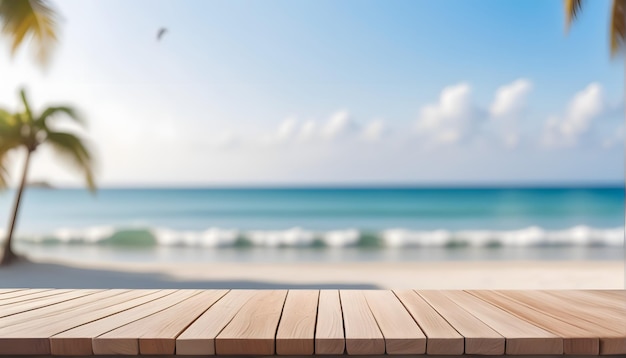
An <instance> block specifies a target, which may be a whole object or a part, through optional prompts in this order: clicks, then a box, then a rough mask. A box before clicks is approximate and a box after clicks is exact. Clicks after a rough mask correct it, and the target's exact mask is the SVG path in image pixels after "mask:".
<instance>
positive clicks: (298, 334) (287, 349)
mask: <svg viewBox="0 0 626 358" xmlns="http://www.w3.org/2000/svg"><path fill="white" fill-rule="evenodd" d="M318 300H319V291H318V290H290V291H289V292H288V293H287V299H286V300H285V306H284V307H283V314H282V316H281V318H280V323H279V325H278V331H277V332H276V354H279V355H312V354H313V352H314V346H315V345H314V342H315V320H316V318H317V303H318Z"/></svg>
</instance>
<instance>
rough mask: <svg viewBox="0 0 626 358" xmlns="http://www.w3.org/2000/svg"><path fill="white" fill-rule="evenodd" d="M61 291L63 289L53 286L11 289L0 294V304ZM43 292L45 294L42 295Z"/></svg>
mask: <svg viewBox="0 0 626 358" xmlns="http://www.w3.org/2000/svg"><path fill="white" fill-rule="evenodd" d="M60 292H62V291H60V290H53V289H51V288H44V289H30V290H16V291H9V292H5V293H4V294H2V295H0V305H6V304H9V303H13V302H20V301H26V300H28V299H30V298H33V297H35V298H36V297H42V296H46V295H56V294H58V293H60ZM42 293H43V295H41V294H42ZM27 296H30V298H27Z"/></svg>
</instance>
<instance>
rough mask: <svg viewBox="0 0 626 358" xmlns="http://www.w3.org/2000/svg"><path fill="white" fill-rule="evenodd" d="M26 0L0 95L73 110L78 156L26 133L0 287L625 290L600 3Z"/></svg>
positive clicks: (12, 155)
mask: <svg viewBox="0 0 626 358" xmlns="http://www.w3.org/2000/svg"><path fill="white" fill-rule="evenodd" d="M3 3H8V2H7V0H4V2H3ZM3 3H0V9H1V8H2V6H3V5H2V4H3ZM44 3H45V4H47V5H48V6H50V8H51V9H53V10H54V17H53V18H54V29H55V31H56V36H55V39H56V40H54V41H52V42H53V43H54V50H53V51H52V52H51V54H50V55H49V57H48V58H47V59H46V60H45V61H44V64H43V65H42V64H41V61H39V60H38V59H40V57H38V54H40V53H38V52H37V48H36V47H35V46H31V45H29V44H28V43H25V44H24V45H23V46H22V45H20V46H18V47H16V48H15V51H10V48H11V44H12V42H11V37H10V36H9V35H7V31H6V28H7V26H5V28H4V29H5V33H4V35H5V36H4V37H3V38H2V41H5V45H6V46H3V47H4V49H3V50H2V51H0V79H1V84H0V108H3V109H4V110H6V112H7V113H25V112H24V108H25V107H24V106H25V103H26V102H25V101H24V100H23V99H22V98H21V97H20V95H19V90H20V89H21V88H24V89H26V91H27V92H26V93H27V94H28V103H29V106H30V107H29V108H30V110H31V112H32V113H35V114H34V115H33V116H34V117H33V118H35V117H37V115H39V114H41V115H42V116H44V114H45V113H47V112H46V109H47V108H51V107H50V106H52V107H53V108H57V107H54V106H56V105H58V104H69V105H71V106H72V108H75V109H76V113H79V114H80V115H78V114H77V115H76V117H77V118H78V117H79V119H80V120H78V121H76V120H75V121H68V120H67V118H65V119H66V120H65V121H64V118H63V116H64V115H65V116H66V117H67V115H68V114H69V115H70V116H69V117H72V115H73V114H75V113H74V112H72V113H67V112H66V111H61V112H60V113H58V115H54V116H51V117H50V118H51V119H50V120H49V121H48V122H49V125H48V127H50V128H53V130H56V131H67V132H68V133H72V134H75V135H76V136H79V137H80V138H82V139H84V146H85V153H88V154H89V156H88V157H84V156H81V155H82V154H81V153H83V152H82V151H81V150H82V149H80V148H79V149H80V150H78V152H76V150H75V151H74V152H69V153H70V154H69V157H68V155H67V154H68V152H67V151H65V152H63V148H61V151H59V143H55V142H54V141H53V139H54V137H53V136H52V135H50V134H49V132H46V131H47V130H48V127H46V128H44V129H45V130H44V129H41V128H43V127H41V128H40V129H41V131H42V133H44V132H45V133H47V134H45V135H44V134H42V135H41V136H40V137H37V138H39V139H38V140H41V142H42V143H41V145H40V146H39V147H37V150H35V151H32V153H31V154H32V157H31V159H30V160H29V163H28V169H29V171H28V174H27V177H26V181H25V183H26V185H25V187H26V190H24V194H23V197H22V200H21V202H20V210H19V215H18V216H17V221H16V226H15V231H14V234H13V238H14V239H13V245H12V247H14V250H15V252H16V253H17V254H18V255H22V256H25V257H27V258H28V260H18V262H17V263H16V264H14V265H9V266H7V267H6V268H4V267H3V268H0V286H3V287H16V286H20V287H21V286H41V285H55V286H68V287H97V286H102V287H105V286H118V287H153V286H154V287H235V286H236V287H285V286H286V287H304V286H306V287H353V286H354V287H418V288H465V287H471V288H576V287H586V288H618V287H623V285H624V258H625V256H624V218H625V213H624V119H623V118H624V92H623V84H624V68H623V63H624V62H623V57H621V56H622V55H621V53H620V52H619V51H618V52H617V54H616V55H614V56H611V55H610V53H611V42H610V38H611V37H610V31H611V27H610V24H611V23H612V22H611V11H612V10H611V4H612V2H610V1H608V0H599V1H594V2H593V3H592V4H586V5H585V7H584V8H583V11H582V12H581V13H579V14H578V16H577V17H576V18H575V23H574V24H573V25H572V27H571V29H570V30H569V32H568V33H567V34H566V33H565V31H564V29H565V27H566V26H565V23H566V19H567V16H566V15H567V8H566V11H565V12H564V2H562V1H560V0H552V1H544V0H530V1H528V0H526V1H507V2H502V1H478V0H476V1H474V0H472V1H459V0H446V1H400V0H396V1H391V2H388V1H385V2H383V1H378V0H371V1H370V0H368V1H360V0H359V1H356V0H355V1H341V2H337V1H299V2H289V1H278V0H272V1H269V0H268V1H262V2H261V1H256V2H254V1H228V2H226V1H192V0H185V1H162V0H158V1H155V0H151V1H132V2H128V1H124V2H122V1H117V0H107V1H103V0H94V1H89V2H85V1H78V0H57V1H53V2H44ZM565 3H567V1H566V2H565ZM0 19H3V21H4V22H5V23H9V22H8V20H7V19H9V17H7V16H6V15H5V17H4V18H2V17H1V16H0ZM33 36H34V37H33V42H35V43H37V39H38V37H37V36H36V33H35V35H33ZM27 39H28V37H27ZM0 43H2V42H0ZM621 43H623V42H620V44H621ZM34 54H35V56H34ZM29 113H30V112H29ZM7 118H8V117H7ZM11 118H26V117H19V116H17V117H15V116H14V117H11ZM81 120H84V122H85V124H86V125H85V126H83V125H82V124H81V123H82V122H81ZM32 123H36V120H34V121H33V122H32ZM3 128H4V127H3ZM6 128H9V127H6ZM37 128H39V127H37ZM0 130H2V128H0ZM4 130H5V137H4V139H3V137H2V134H3V133H2V132H0V140H4V141H5V142H1V141H0V144H2V143H9V141H8V140H9V139H7V138H9V136H8V134H7V133H9V132H8V129H4ZM22 134H23V131H22ZM47 138H52V139H51V144H53V145H47V144H46V143H45V141H44V139H47ZM61 146H63V143H61ZM11 148H13V147H11ZM24 148H26V147H24ZM24 148H20V147H16V149H15V150H10V151H7V152H6V155H4V154H5V153H4V152H1V153H0V154H3V155H4V157H3V158H4V159H3V160H4V161H0V164H2V163H4V164H3V166H4V167H6V170H7V177H6V178H7V184H8V187H9V189H8V190H5V191H4V192H2V193H0V218H6V220H7V221H8V222H9V225H7V226H4V225H0V228H2V229H3V230H1V231H0V232H2V233H3V237H6V236H7V234H8V231H9V230H8V228H9V226H10V223H11V221H10V219H11V218H12V213H13V212H14V206H13V205H14V200H15V198H16V194H17V191H16V188H18V187H19V184H20V180H21V179H22V178H21V176H20V174H21V173H22V170H23V168H24V165H25V164H26V152H27V150H25V149H24ZM67 148H68V147H65V149H67ZM0 149H2V148H0ZM74 149H75V148H74ZM77 153H78V154H77ZM59 154H61V155H59ZM85 155H86V154H85ZM85 158H88V159H89V160H88V161H87V160H86V159H85ZM67 159H69V162H70V164H74V166H69V167H68V166H67V165H64V164H67V162H68V160H67ZM76 164H78V165H76ZM84 174H88V175H87V179H88V180H87V182H88V184H90V183H91V182H90V175H91V174H93V178H95V179H94V183H95V185H96V187H97V188H98V189H97V191H95V192H94V193H90V192H89V191H88V190H85V189H84V188H83V185H84V184H83V183H84V181H85V175H84ZM3 220H4V219H3ZM131 273H132V274H131ZM94 277H98V278H99V280H94V279H93V278H94ZM390 277H392V278H391V279H390Z"/></svg>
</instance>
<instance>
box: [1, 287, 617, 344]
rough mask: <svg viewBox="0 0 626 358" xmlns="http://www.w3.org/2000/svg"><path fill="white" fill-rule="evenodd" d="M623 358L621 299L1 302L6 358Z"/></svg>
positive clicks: (41, 295)
mask: <svg viewBox="0 0 626 358" xmlns="http://www.w3.org/2000/svg"><path fill="white" fill-rule="evenodd" d="M118 354H122V355H139V354H141V355H204V356H206V355H218V356H225V355H240V356H241V355H255V356H268V355H291V356H304V355H343V354H347V355H357V356H360V355H378V356H381V355H405V356H406V355H422V354H428V355H451V356H455V355H456V356H460V355H494V356H500V355H544V356H553V355H563V354H567V355H586V356H589V355H617V354H622V355H624V354H626V291H624V290H589V291H580V290H576V291H575V290H571V291H570V290H567V291H484V290H482V291H472V290H469V291H425V290H424V291H422V290H416V291H411V290H399V291H387V290H128V289H111V290H69V289H3V290H0V355H5V356H6V355H39V356H42V355H43V356H50V355H57V356H58V355H60V356H67V355H74V356H89V355H118Z"/></svg>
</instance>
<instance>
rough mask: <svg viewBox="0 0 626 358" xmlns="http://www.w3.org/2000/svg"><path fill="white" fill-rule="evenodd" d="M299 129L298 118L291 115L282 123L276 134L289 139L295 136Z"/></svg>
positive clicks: (280, 137) (282, 138) (283, 138)
mask: <svg viewBox="0 0 626 358" xmlns="http://www.w3.org/2000/svg"><path fill="white" fill-rule="evenodd" d="M297 130H298V120H297V119H295V118H294V117H289V118H287V119H285V120H284V121H283V122H282V123H281V124H280V126H279V127H278V133H277V134H276V136H277V138H278V139H279V140H289V139H291V138H293V136H294V134H295V133H296V131H297Z"/></svg>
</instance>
